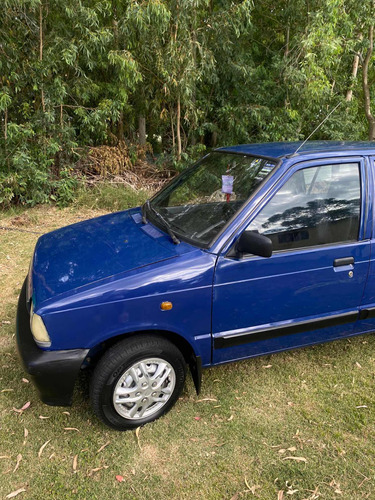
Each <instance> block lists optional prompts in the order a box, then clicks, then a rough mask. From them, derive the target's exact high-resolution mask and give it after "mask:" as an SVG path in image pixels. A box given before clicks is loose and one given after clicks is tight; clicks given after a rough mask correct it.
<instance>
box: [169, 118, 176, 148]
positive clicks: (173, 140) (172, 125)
mask: <svg viewBox="0 0 375 500" xmlns="http://www.w3.org/2000/svg"><path fill="white" fill-rule="evenodd" d="M169 114H170V117H171V132H172V151H173V152H174V150H175V147H176V139H175V136H174V123H173V114H172V111H171V110H170V111H169Z"/></svg>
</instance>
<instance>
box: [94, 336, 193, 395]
mask: <svg viewBox="0 0 375 500" xmlns="http://www.w3.org/2000/svg"><path fill="white" fill-rule="evenodd" d="M145 334H147V335H150V334H151V335H155V336H157V337H160V338H163V339H165V340H168V341H169V342H171V343H172V344H174V345H175V346H176V347H177V348H178V349H179V351H180V352H181V353H182V355H183V356H184V358H185V361H186V363H187V364H188V365H189V368H190V373H191V376H192V378H193V382H194V386H195V390H196V392H197V394H199V393H200V389H201V382H202V359H201V356H200V355H198V354H197V353H196V352H195V350H194V348H193V346H192V345H191V344H190V342H189V341H187V340H186V338H184V337H183V336H181V335H179V334H178V333H175V332H171V331H168V330H141V331H135V332H129V333H123V334H120V335H115V336H113V337H110V338H108V339H106V340H105V341H103V342H101V343H100V344H98V345H96V346H94V347H93V348H91V349H90V351H89V353H88V354H87V357H86V360H85V363H84V364H85V365H86V366H89V367H92V368H93V367H95V366H96V364H97V363H98V361H99V360H100V358H101V357H102V356H103V354H104V353H105V352H106V351H107V350H108V349H109V348H110V347H112V346H113V345H115V344H117V343H118V342H120V341H123V340H126V339H129V338H133V337H137V336H142V335H145Z"/></svg>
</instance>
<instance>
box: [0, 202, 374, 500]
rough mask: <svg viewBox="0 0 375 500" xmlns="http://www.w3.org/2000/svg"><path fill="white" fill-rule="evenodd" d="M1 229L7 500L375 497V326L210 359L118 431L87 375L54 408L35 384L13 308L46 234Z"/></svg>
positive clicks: (24, 219)
mask: <svg viewBox="0 0 375 500" xmlns="http://www.w3.org/2000/svg"><path fill="white" fill-rule="evenodd" d="M89 206H92V205H90V204H89ZM95 206H98V205H95ZM101 213H103V210H97V209H95V210H93V209H90V208H84V207H83V204H82V203H80V204H78V205H76V206H75V207H71V208H67V209H63V210H58V209H55V208H51V207H37V208H34V209H30V210H27V211H23V212H18V213H16V214H15V213H9V212H8V213H6V214H3V215H2V216H0V226H8V227H14V228H18V229H23V230H27V231H35V232H45V231H48V230H51V229H54V228H56V227H59V226H61V225H65V224H69V223H72V222H76V221H78V220H81V219H82V218H88V217H93V216H95V215H99V214H101ZM0 235H1V239H0V296H1V299H2V300H1V301H0V332H1V333H0V356H1V357H0V359H1V362H0V414H1V420H0V478H1V479H0V498H6V496H7V495H8V494H10V493H11V492H13V491H16V490H18V489H22V488H23V489H25V490H26V491H23V492H21V493H19V495H18V496H17V498H18V499H41V498H43V499H45V498H51V499H53V498H56V499H61V498H64V499H71V498H72V499H74V498H79V499H89V498H94V499H97V498H98V499H107V498H111V499H125V498H126V499H164V498H168V499H228V500H234V499H242V498H258V499H264V500H272V499H274V500H280V499H283V500H285V499H289V498H291V499H292V500H302V499H310V500H315V499H317V498H322V499H339V498H341V499H357V498H358V499H360V498H375V494H374V491H375V484H374V479H375V470H374V464H375V417H374V415H375V413H374V410H375V404H374V378H375V354H374V353H375V338H374V337H373V336H371V335H368V336H363V337H357V338H354V339H351V340H342V341H338V342H334V343H331V344H326V345H321V346H316V347H311V348H307V349H303V350H298V351H293V352H286V353H283V354H277V355H274V356H267V357H263V358H257V359H254V360H250V361H247V362H241V363H234V364H229V365H226V366H221V367H217V368H212V369H210V370H206V371H205V372H204V374H203V392H202V394H201V395H200V396H199V397H197V396H196V395H195V393H194V389H193V385H192V382H191V380H190V379H189V380H188V382H187V385H186V388H185V390H184V392H183V394H182V397H181V399H180V400H179V401H178V403H177V405H176V406H175V407H174V408H173V409H172V410H171V412H170V413H169V414H168V415H166V416H165V417H163V418H162V419H160V420H159V421H157V422H154V423H152V424H149V425H148V426H146V427H144V428H142V429H140V432H139V435H138V437H137V435H136V433H135V432H125V433H118V432H116V431H111V430H109V429H107V428H106V427H105V426H103V425H102V424H101V423H100V422H99V421H98V420H97V419H96V418H95V417H94V416H93V414H92V412H91V408H90V404H89V402H88V400H87V397H86V393H85V390H84V385H82V386H80V387H79V388H78V390H77V391H76V394H75V398H74V405H73V406H72V407H71V408H59V407H48V406H46V405H44V404H42V403H41V402H40V400H39V398H38V394H37V392H36V390H35V388H34V387H33V385H32V384H31V383H30V382H28V381H27V379H28V376H27V374H26V373H24V371H23V369H22V367H21V365H20V362H19V360H18V357H17V353H16V348H15V339H14V330H15V315H16V302H17V297H18V294H19V291H20V288H21V285H22V282H23V279H24V276H25V274H26V272H27V268H28V265H29V260H30V257H31V254H32V250H33V247H34V245H35V242H36V240H37V237H38V234H34V233H31V232H18V231H4V230H0ZM27 402H30V403H31V404H30V406H29V407H28V408H26V409H25V410H23V411H21V412H20V411H16V410H19V409H21V408H22V407H23V406H24V405H25V403H27ZM45 443H47V444H46V445H45V447H44V449H43V450H42V448H41V447H42V446H43V445H44V444H45ZM105 445H106V446H105ZM103 446H105V447H104V448H103ZM296 457H297V459H296ZM17 463H18V466H17ZM116 476H121V477H122V478H123V480H122V481H121V482H120V481H119V480H118V479H116ZM119 479H120V478H119Z"/></svg>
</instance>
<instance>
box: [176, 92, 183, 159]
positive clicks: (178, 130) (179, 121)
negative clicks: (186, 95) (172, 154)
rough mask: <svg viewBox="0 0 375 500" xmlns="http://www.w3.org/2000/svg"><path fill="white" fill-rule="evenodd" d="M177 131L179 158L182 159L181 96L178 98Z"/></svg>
mask: <svg viewBox="0 0 375 500" xmlns="http://www.w3.org/2000/svg"><path fill="white" fill-rule="evenodd" d="M176 129H177V130H176V131H177V160H178V161H179V160H181V152H182V147H181V100H180V96H178V99H177V120H176Z"/></svg>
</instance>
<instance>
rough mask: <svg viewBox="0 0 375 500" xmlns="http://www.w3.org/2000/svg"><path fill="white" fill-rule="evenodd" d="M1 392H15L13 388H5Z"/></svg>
mask: <svg viewBox="0 0 375 500" xmlns="http://www.w3.org/2000/svg"><path fill="white" fill-rule="evenodd" d="M1 392H13V389H3V390H2V391H1ZM13 410H14V408H13ZM15 411H16V410H15Z"/></svg>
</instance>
